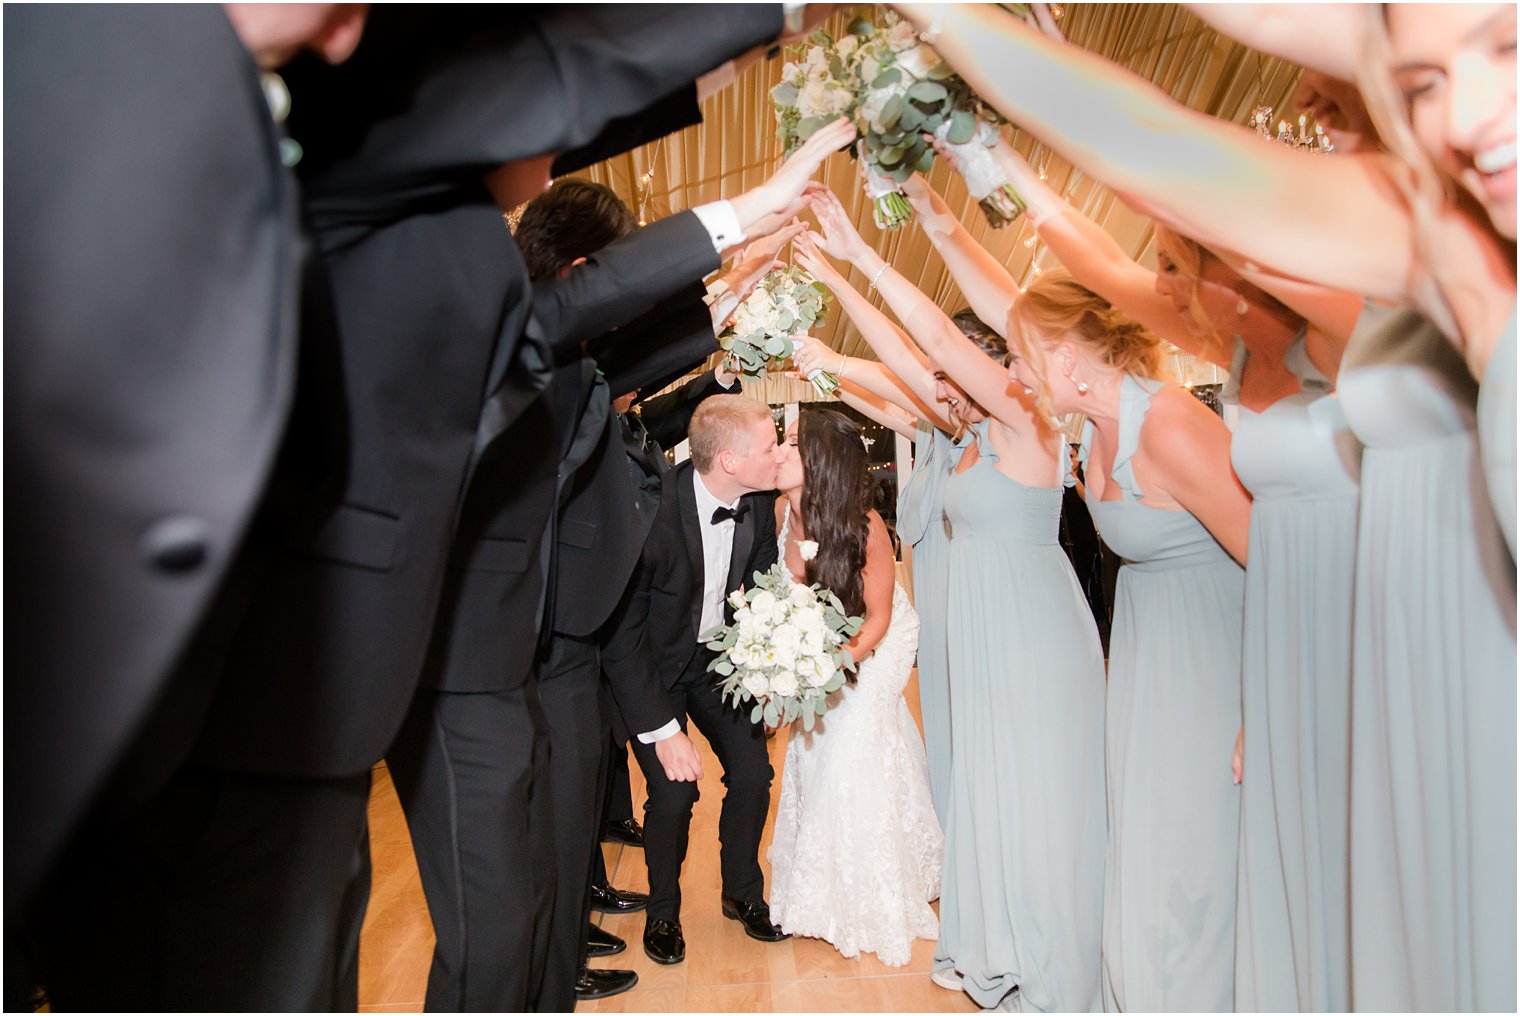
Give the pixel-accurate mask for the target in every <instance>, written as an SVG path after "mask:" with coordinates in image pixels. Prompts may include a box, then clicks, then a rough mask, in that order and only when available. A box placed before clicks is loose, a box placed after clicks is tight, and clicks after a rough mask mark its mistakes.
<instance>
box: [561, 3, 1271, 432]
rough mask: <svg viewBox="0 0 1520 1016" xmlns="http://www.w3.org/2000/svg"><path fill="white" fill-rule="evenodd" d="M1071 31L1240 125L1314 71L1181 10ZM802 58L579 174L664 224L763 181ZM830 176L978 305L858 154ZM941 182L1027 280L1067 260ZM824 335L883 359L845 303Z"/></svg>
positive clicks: (1083, 192) (798, 389)
mask: <svg viewBox="0 0 1520 1016" xmlns="http://www.w3.org/2000/svg"><path fill="white" fill-rule="evenodd" d="M856 13H860V14H865V15H867V16H871V17H874V18H875V19H877V21H878V23H880V19H881V18H882V16H883V15H882V12H881V11H880V10H879V9H873V8H869V7H859V8H848V9H845V10H844V11H842V12H840V13H838V14H836V15H835V16H834V17H833V18H831V19H830V20H829V22H828V24H827V26H826V27H827V28H828V29H829V31H830V32H832V33H833V34H834V35H835V37H836V38H837V37H838V36H839V35H841V34H842V33H843V32H844V30H845V26H846V25H847V24H848V23H849V22H850V20H851V19H852V18H854V17H855V15H856ZM1010 17H1012V15H1010ZM1060 26H1061V31H1062V33H1063V34H1064V35H1065V37H1066V38H1067V40H1068V41H1069V42H1071V43H1072V44H1074V45H1078V46H1081V47H1083V48H1085V49H1089V50H1091V51H1093V52H1095V53H1098V54H1101V55H1102V56H1105V57H1107V58H1109V59H1111V60H1114V61H1115V62H1117V63H1119V64H1122V65H1123V66H1125V67H1128V68H1129V69H1130V70H1132V71H1134V72H1135V73H1137V74H1139V75H1140V76H1142V77H1144V78H1146V79H1148V80H1150V81H1152V82H1154V83H1155V84H1156V85H1157V86H1159V87H1160V88H1162V89H1164V90H1165V91H1166V92H1168V93H1169V94H1171V95H1172V96H1173V97H1174V98H1176V99H1178V100H1179V101H1181V102H1184V103H1186V104H1187V105H1189V106H1191V107H1192V108H1194V109H1197V110H1201V111H1203V112H1206V113H1209V114H1211V115H1214V116H1218V117H1221V118H1223V119H1226V120H1231V121H1233V122H1235V123H1240V124H1245V123H1247V122H1248V120H1249V118H1250V114H1251V111H1252V110H1253V109H1254V108H1255V107H1256V106H1258V105H1261V104H1263V103H1264V104H1266V105H1270V106H1273V107H1274V108H1276V109H1277V110H1278V116H1284V115H1285V114H1286V112H1287V111H1286V110H1285V109H1284V107H1285V106H1286V104H1287V102H1288V99H1289V98H1290V97H1291V95H1292V93H1293V89H1294V88H1295V87H1296V86H1297V83H1298V78H1299V74H1300V69H1299V68H1298V67H1297V66H1296V65H1294V64H1290V63H1287V62H1286V61H1283V60H1279V59H1277V58H1275V57H1266V56H1262V55H1261V54H1259V53H1257V52H1256V51H1254V50H1251V49H1247V48H1246V47H1245V46H1242V45H1240V44H1239V43H1236V42H1234V41H1233V40H1230V39H1227V38H1224V37H1222V36H1220V35H1219V34H1218V33H1217V32H1215V31H1214V30H1213V29H1211V28H1209V27H1208V26H1207V25H1205V24H1204V23H1203V22H1201V21H1200V20H1198V19H1197V18H1196V17H1194V16H1193V15H1192V14H1191V13H1189V12H1188V11H1186V10H1184V9H1183V8H1181V7H1179V6H1177V5H1175V4H1103V3H1084V4H1065V5H1064V14H1063V17H1062V19H1061V21H1060ZM790 56H791V52H790V51H788V52H787V53H786V54H783V56H782V57H780V58H777V59H775V60H762V61H760V62H759V63H757V64H756V65H754V66H752V67H750V68H749V69H748V70H747V71H745V72H744V73H743V74H741V75H740V76H739V77H738V79H737V80H736V81H735V82H734V83H733V84H732V85H731V86H729V87H728V88H726V89H724V90H723V91H721V92H719V93H718V94H716V95H714V96H711V97H710V98H709V99H707V101H706V102H704V103H703V104H702V115H703V122H702V123H700V124H697V125H695V126H693V127H690V128H687V129H686V130H684V131H681V132H679V133H677V134H672V135H670V136H668V137H665V138H663V139H661V140H660V141H657V142H655V143H654V144H651V145H645V146H643V147H641V148H637V149H635V150H633V151H631V152H629V153H627V154H626V155H622V156H619V157H617V158H615V159H610V160H608V161H606V162H602V163H598V164H597V165H595V166H591V167H588V168H587V169H586V170H583V171H582V172H580V173H578V174H576V175H579V176H584V177H587V178H589V179H592V180H596V181H598V182H600V183H604V184H607V185H608V186H609V187H611V188H612V189H613V190H614V191H616V192H617V193H618V194H619V196H621V197H622V198H623V200H625V201H626V202H628V205H629V207H631V208H633V209H634V210H635V211H642V212H643V213H644V214H646V215H647V217H648V218H649V220H650V221H653V220H654V219H657V218H661V217H663V216H666V215H669V214H671V213H673V212H679V211H682V210H683V209H686V208H690V207H692V206H694V205H700V204H702V203H704V202H707V201H714V200H717V199H718V198H720V197H724V196H731V195H734V194H738V193H740V192H741V191H743V190H745V189H747V188H749V187H753V186H755V185H756V184H759V183H760V182H761V181H763V180H764V179H765V178H766V177H767V176H768V175H769V174H770V172H771V171H772V169H773V167H775V166H776V165H777V164H778V162H779V160H780V158H781V143H780V140H779V139H778V138H777V137H776V130H775V125H776V118H775V114H774V112H773V107H772V105H771V101H770V94H769V93H770V89H771V88H772V86H774V85H775V84H776V83H777V82H778V81H779V80H780V76H781V67H782V65H783V63H784V62H785V61H786V59H788V58H789V57H790ZM1274 119H1276V118H1274ZM1003 130H1004V133H1005V134H1006V135H1007V136H1008V137H1009V138H1010V139H1011V140H1012V142H1013V145H1014V147H1016V148H1017V149H1019V151H1021V152H1023V153H1024V154H1025V156H1027V157H1028V158H1029V161H1030V164H1031V165H1033V166H1035V167H1036V168H1043V169H1044V170H1045V172H1046V173H1047V177H1048V182H1049V183H1050V185H1051V187H1052V188H1053V189H1054V190H1056V191H1057V192H1059V193H1061V194H1064V195H1065V196H1066V198H1067V200H1068V201H1069V202H1070V203H1071V204H1072V206H1073V207H1075V208H1076V209H1077V210H1078V211H1079V212H1081V213H1082V214H1083V215H1086V216H1088V217H1089V218H1091V219H1093V220H1094V221H1096V222H1098V223H1099V224H1101V225H1102V226H1103V228H1104V229H1105V230H1107V231H1108V233H1109V234H1110V235H1111V236H1113V237H1114V238H1115V239H1116V240H1118V241H1119V243H1120V245H1122V246H1123V247H1124V249H1125V250H1127V251H1129V252H1130V254H1131V255H1132V256H1133V257H1135V258H1136V259H1137V260H1140V261H1142V262H1144V263H1146V264H1148V265H1154V259H1153V253H1152V250H1151V246H1152V234H1153V229H1152V225H1151V220H1150V219H1148V218H1146V217H1144V216H1141V215H1137V214H1135V213H1134V212H1132V211H1130V210H1129V209H1128V208H1127V207H1125V205H1124V204H1123V203H1122V202H1121V201H1119V200H1118V198H1117V197H1116V196H1115V195H1114V193H1113V192H1112V191H1110V190H1109V189H1108V188H1107V187H1105V186H1103V185H1102V184H1099V183H1097V182H1096V181H1094V180H1092V179H1091V178H1089V177H1088V176H1086V175H1085V174H1083V173H1082V172H1080V171H1078V170H1076V169H1074V168H1072V166H1071V165H1070V164H1068V163H1067V162H1066V160H1065V159H1062V158H1061V157H1060V156H1058V155H1056V154H1054V153H1053V152H1051V151H1050V150H1049V149H1048V148H1047V147H1046V146H1045V145H1043V144H1039V143H1037V142H1035V140H1034V139H1033V138H1032V137H1031V136H1029V135H1028V134H1025V133H1024V132H1023V131H1021V130H1018V129H1017V128H1015V127H1012V126H1006V127H1004V128H1003ZM650 170H652V171H653V180H652V181H651V183H650V184H649V186H648V187H646V188H643V190H644V192H645V196H644V197H642V198H641V193H640V191H641V187H640V181H639V178H640V176H641V175H642V174H643V173H645V172H646V171H650ZM820 179H822V180H823V181H824V182H825V183H827V184H828V185H829V186H830V187H831V188H832V189H833V190H834V192H835V193H836V194H838V195H839V197H840V200H841V201H843V202H844V205H845V207H846V208H847V209H849V210H850V211H851V213H852V214H853V215H854V219H855V223H856V226H857V227H858V228H859V229H860V232H861V235H862V236H864V237H865V239H866V241H867V242H868V243H871V244H873V245H874V246H875V247H876V249H877V250H878V251H879V252H880V253H881V254H882V255H883V256H884V257H886V258H887V259H888V260H889V261H890V262H891V263H892V265H893V267H894V268H896V269H897V270H898V271H900V272H902V273H903V275H905V276H906V277H907V278H908V279H910V280H912V281H913V282H914V284H916V285H917V286H918V288H919V289H921V290H922V291H923V292H925V293H927V294H929V295H930V296H931V297H933V298H934V300H935V302H936V303H938V304H939V306H940V307H942V308H944V309H945V310H946V312H948V313H953V312H954V311H955V310H957V309H959V308H960V307H962V306H964V304H965V301H964V300H963V299H962V297H961V293H960V290H959V288H958V287H957V286H956V284H955V282H954V280H953V279H951V277H950V274H949V273H948V272H947V271H946V270H945V266H944V264H943V262H941V261H940V259H939V257H938V255H936V254H935V253H934V251H933V248H932V247H931V246H930V244H929V242H928V240H927V239H925V238H924V235H923V233H922V231H921V230H919V228H918V227H917V226H916V225H915V224H912V223H910V224H908V225H906V226H904V227H903V228H902V229H900V230H897V231H895V232H892V231H884V230H878V229H877V228H876V225H875V223H874V222H873V221H872V218H871V206H870V202H869V201H868V200H867V199H866V197H865V193H864V190H863V189H862V187H861V184H860V178H859V176H858V175H857V171H856V166H855V163H854V162H853V161H851V160H850V158H849V157H848V156H847V155H845V154H843V153H841V154H838V155H835V156H833V157H831V158H830V159H829V160H828V162H826V163H825V164H824V167H823V170H822V172H821V174H820ZM928 179H929V184H930V186H932V187H933V188H934V189H935V190H936V191H938V192H939V193H940V194H941V195H943V196H944V197H945V200H946V201H947V202H948V203H949V205H950V207H951V208H956V209H959V210H960V219H961V222H963V223H964V224H965V225H966V227H967V228H968V229H969V230H970V231H971V234H972V236H974V237H976V238H977V240H978V241H979V242H981V243H982V244H983V245H984V246H985V247H986V248H987V249H988V250H990V251H991V252H992V253H993V254H995V255H996V256H997V257H998V258H1000V259H1001V260H1002V261H1003V262H1004V263H1005V264H1006V265H1008V266H1009V269H1010V270H1011V271H1012V273H1013V276H1014V278H1016V279H1018V280H1019V281H1020V283H1021V284H1023V283H1024V282H1025V281H1026V280H1028V279H1030V278H1031V277H1032V273H1033V271H1034V269H1035V266H1036V265H1039V266H1040V267H1041V268H1042V269H1050V268H1055V267H1057V266H1058V265H1059V262H1058V261H1057V260H1056V259H1055V258H1054V257H1053V256H1052V255H1050V253H1049V252H1048V251H1046V250H1045V249H1044V248H1043V246H1042V245H1039V244H1038V243H1036V244H1035V245H1034V246H1033V247H1032V248H1031V247H1029V246H1026V245H1025V241H1026V240H1028V239H1030V238H1031V237H1032V236H1033V235H1034V231H1033V229H1032V228H1031V226H1030V225H1029V223H1028V221H1027V219H1023V218H1021V219H1020V220H1019V221H1018V222H1015V223H1014V224H1013V225H1011V226H1009V227H1008V228H1006V229H1002V230H994V229H991V228H990V227H989V226H988V225H987V223H986V220H985V219H984V218H983V217H982V213H981V210H980V209H979V208H977V206H976V203H975V202H974V201H971V200H970V198H969V196H968V195H967V193H966V187H965V185H964V184H963V183H962V182H961V179H960V177H959V176H958V175H956V174H955V172H954V171H953V170H951V169H950V168H949V167H948V166H946V165H943V164H940V165H936V166H935V168H934V170H933V171H932V172H931V173H930V174H929V177H928ZM850 279H851V281H852V282H853V283H854V284H855V285H856V287H857V288H859V289H861V290H865V289H866V288H867V286H866V283H867V280H866V279H864V278H861V277H859V273H857V272H854V271H853V270H852V271H851V273H850ZM871 298H872V300H873V302H874V303H875V304H876V305H877V306H880V305H881V299H880V297H879V296H878V295H877V294H875V293H872V294H871ZM889 313H890V312H889ZM816 334H817V335H818V336H819V337H820V338H821V339H823V341H825V342H827V343H828V344H829V345H830V346H832V347H833V348H835V349H839V350H842V351H843V352H846V353H849V354H850V355H851V356H862V357H871V356H872V353H871V350H870V348H869V347H868V346H867V345H866V344H865V342H864V340H862V339H861V337H860V333H859V332H858V331H857V330H856V329H855V328H854V326H853V325H851V324H850V323H849V321H848V320H847V319H845V317H844V315H843V314H842V313H840V312H839V311H838V309H837V307H835V308H831V313H830V315H829V320H828V322H827V323H826V324H825V325H824V326H823V327H822V328H821V329H818V330H817V331H816ZM1172 365H1173V368H1174V371H1175V373H1176V376H1177V379H1178V380H1179V381H1182V382H1183V383H1186V384H1209V383H1213V382H1216V381H1219V380H1221V379H1222V375H1223V372H1222V371H1219V370H1218V369H1217V368H1215V367H1213V366H1212V365H1210V364H1204V363H1197V362H1195V361H1193V359H1192V358H1191V357H1188V356H1186V355H1183V354H1181V353H1178V354H1176V355H1175V356H1174V357H1173V363H1172ZM744 387H745V390H746V391H747V392H749V393H750V394H753V395H756V396H758V397H760V398H763V399H764V400H765V401H766V402H769V403H771V404H772V405H778V404H782V403H786V402H808V401H813V400H815V399H817V395H816V393H815V392H814V391H813V388H812V386H811V385H809V384H805V383H802V382H797V381H791V380H787V379H785V378H768V379H766V380H764V381H761V382H750V381H748V380H747V379H746V381H745V384H744Z"/></svg>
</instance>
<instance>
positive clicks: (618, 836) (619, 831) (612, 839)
mask: <svg viewBox="0 0 1520 1016" xmlns="http://www.w3.org/2000/svg"><path fill="white" fill-rule="evenodd" d="M602 842H603V843H626V844H628V845H629V846H630V847H642V846H643V845H644V827H643V826H641V825H639V824H638V823H637V822H636V821H634V820H633V819H631V818H625V819H623V820H622V821H621V822H608V823H607V824H606V825H605V826H603V827H602Z"/></svg>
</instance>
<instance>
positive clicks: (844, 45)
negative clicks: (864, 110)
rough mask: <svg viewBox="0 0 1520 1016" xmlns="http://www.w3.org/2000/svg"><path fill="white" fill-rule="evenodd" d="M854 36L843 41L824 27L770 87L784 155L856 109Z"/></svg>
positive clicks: (803, 47) (777, 133)
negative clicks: (837, 39) (838, 40)
mask: <svg viewBox="0 0 1520 1016" xmlns="http://www.w3.org/2000/svg"><path fill="white" fill-rule="evenodd" d="M858 42H859V40H857V39H856V38H855V37H854V36H848V35H847V36H845V38H844V39H843V40H841V41H840V42H837V43H836V42H835V41H834V37H833V36H831V35H830V34H829V33H828V32H826V31H824V30H823V29H822V28H820V29H818V30H817V31H816V32H814V33H813V34H812V35H810V36H808V39H807V41H806V42H804V43H803V44H802V47H801V51H800V52H799V54H798V56H799V59H798V60H797V61H796V62H794V63H787V64H786V65H785V66H783V67H782V68H781V82H780V83H779V84H777V85H776V86H775V87H774V88H772V89H771V102H772V104H774V105H775V107H776V136H777V137H778V138H780V139H781V142H782V155H783V156H788V155H791V154H792V153H793V152H795V151H796V150H797V147H798V146H799V145H801V144H802V143H803V142H804V141H806V140H807V139H808V138H810V137H812V136H813V134H814V132H816V131H818V130H819V129H820V128H822V127H826V126H828V125H829V124H831V123H833V122H834V121H835V120H837V119H839V118H840V117H841V116H846V115H848V114H850V113H853V112H854V110H855V74H854V72H853V71H852V70H851V68H850V61H851V58H852V56H853V54H854V51H855V48H856V46H857V44H858Z"/></svg>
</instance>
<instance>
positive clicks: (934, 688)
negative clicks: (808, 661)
mask: <svg viewBox="0 0 1520 1016" xmlns="http://www.w3.org/2000/svg"><path fill="white" fill-rule="evenodd" d="M915 430H916V433H917V437H916V439H915V440H914V443H913V450H914V458H915V460H916V461H915V462H914V463H913V475H912V476H911V477H910V478H909V479H908V483H907V485H906V486H904V487H903V490H902V493H901V495H899V497H898V500H897V534H898V536H900V537H901V538H902V539H903V541H904V542H906V543H908V544H909V545H911V546H912V548H913V603H914V607H915V609H916V610H917V611H918V620H919V630H918V704H919V711H920V713H921V714H922V716H923V724H924V749H925V750H926V751H927V752H928V754H929V787H930V792H931V793H932V795H933V797H934V810H935V811H937V812H938V813H939V815H940V818H941V820H942V821H943V819H944V817H945V814H946V810H947V809H948V807H949V803H950V796H949V795H950V750H951V743H952V742H951V738H950V683H949V676H948V674H947V672H946V668H947V663H946V661H945V652H946V650H945V596H946V593H945V575H946V571H947V569H948V567H949V559H948V553H949V544H950V533H949V530H948V528H947V526H946V523H945V506H944V497H945V479H946V477H948V476H949V475H950V472H951V470H953V469H954V468H955V465H956V463H957V462H958V461H960V456H961V448H962V445H961V444H960V443H959V442H957V441H956V440H955V439H953V438H952V437H951V436H950V435H949V434H946V433H945V432H944V431H942V430H940V429H939V428H938V427H936V426H934V425H933V424H932V423H930V422H928V421H927V420H919V421H918V422H917V426H916V428H915Z"/></svg>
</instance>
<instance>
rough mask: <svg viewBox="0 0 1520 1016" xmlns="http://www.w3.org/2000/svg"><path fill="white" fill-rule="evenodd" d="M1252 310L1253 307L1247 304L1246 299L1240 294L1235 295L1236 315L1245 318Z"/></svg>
mask: <svg viewBox="0 0 1520 1016" xmlns="http://www.w3.org/2000/svg"><path fill="white" fill-rule="evenodd" d="M1250 309H1251V305H1250V304H1248V303H1246V298H1245V297H1243V296H1241V295H1240V294H1239V293H1236V294H1235V313H1237V314H1239V315H1240V316H1241V317H1245V316H1246V313H1247V312H1248V311H1250Z"/></svg>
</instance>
